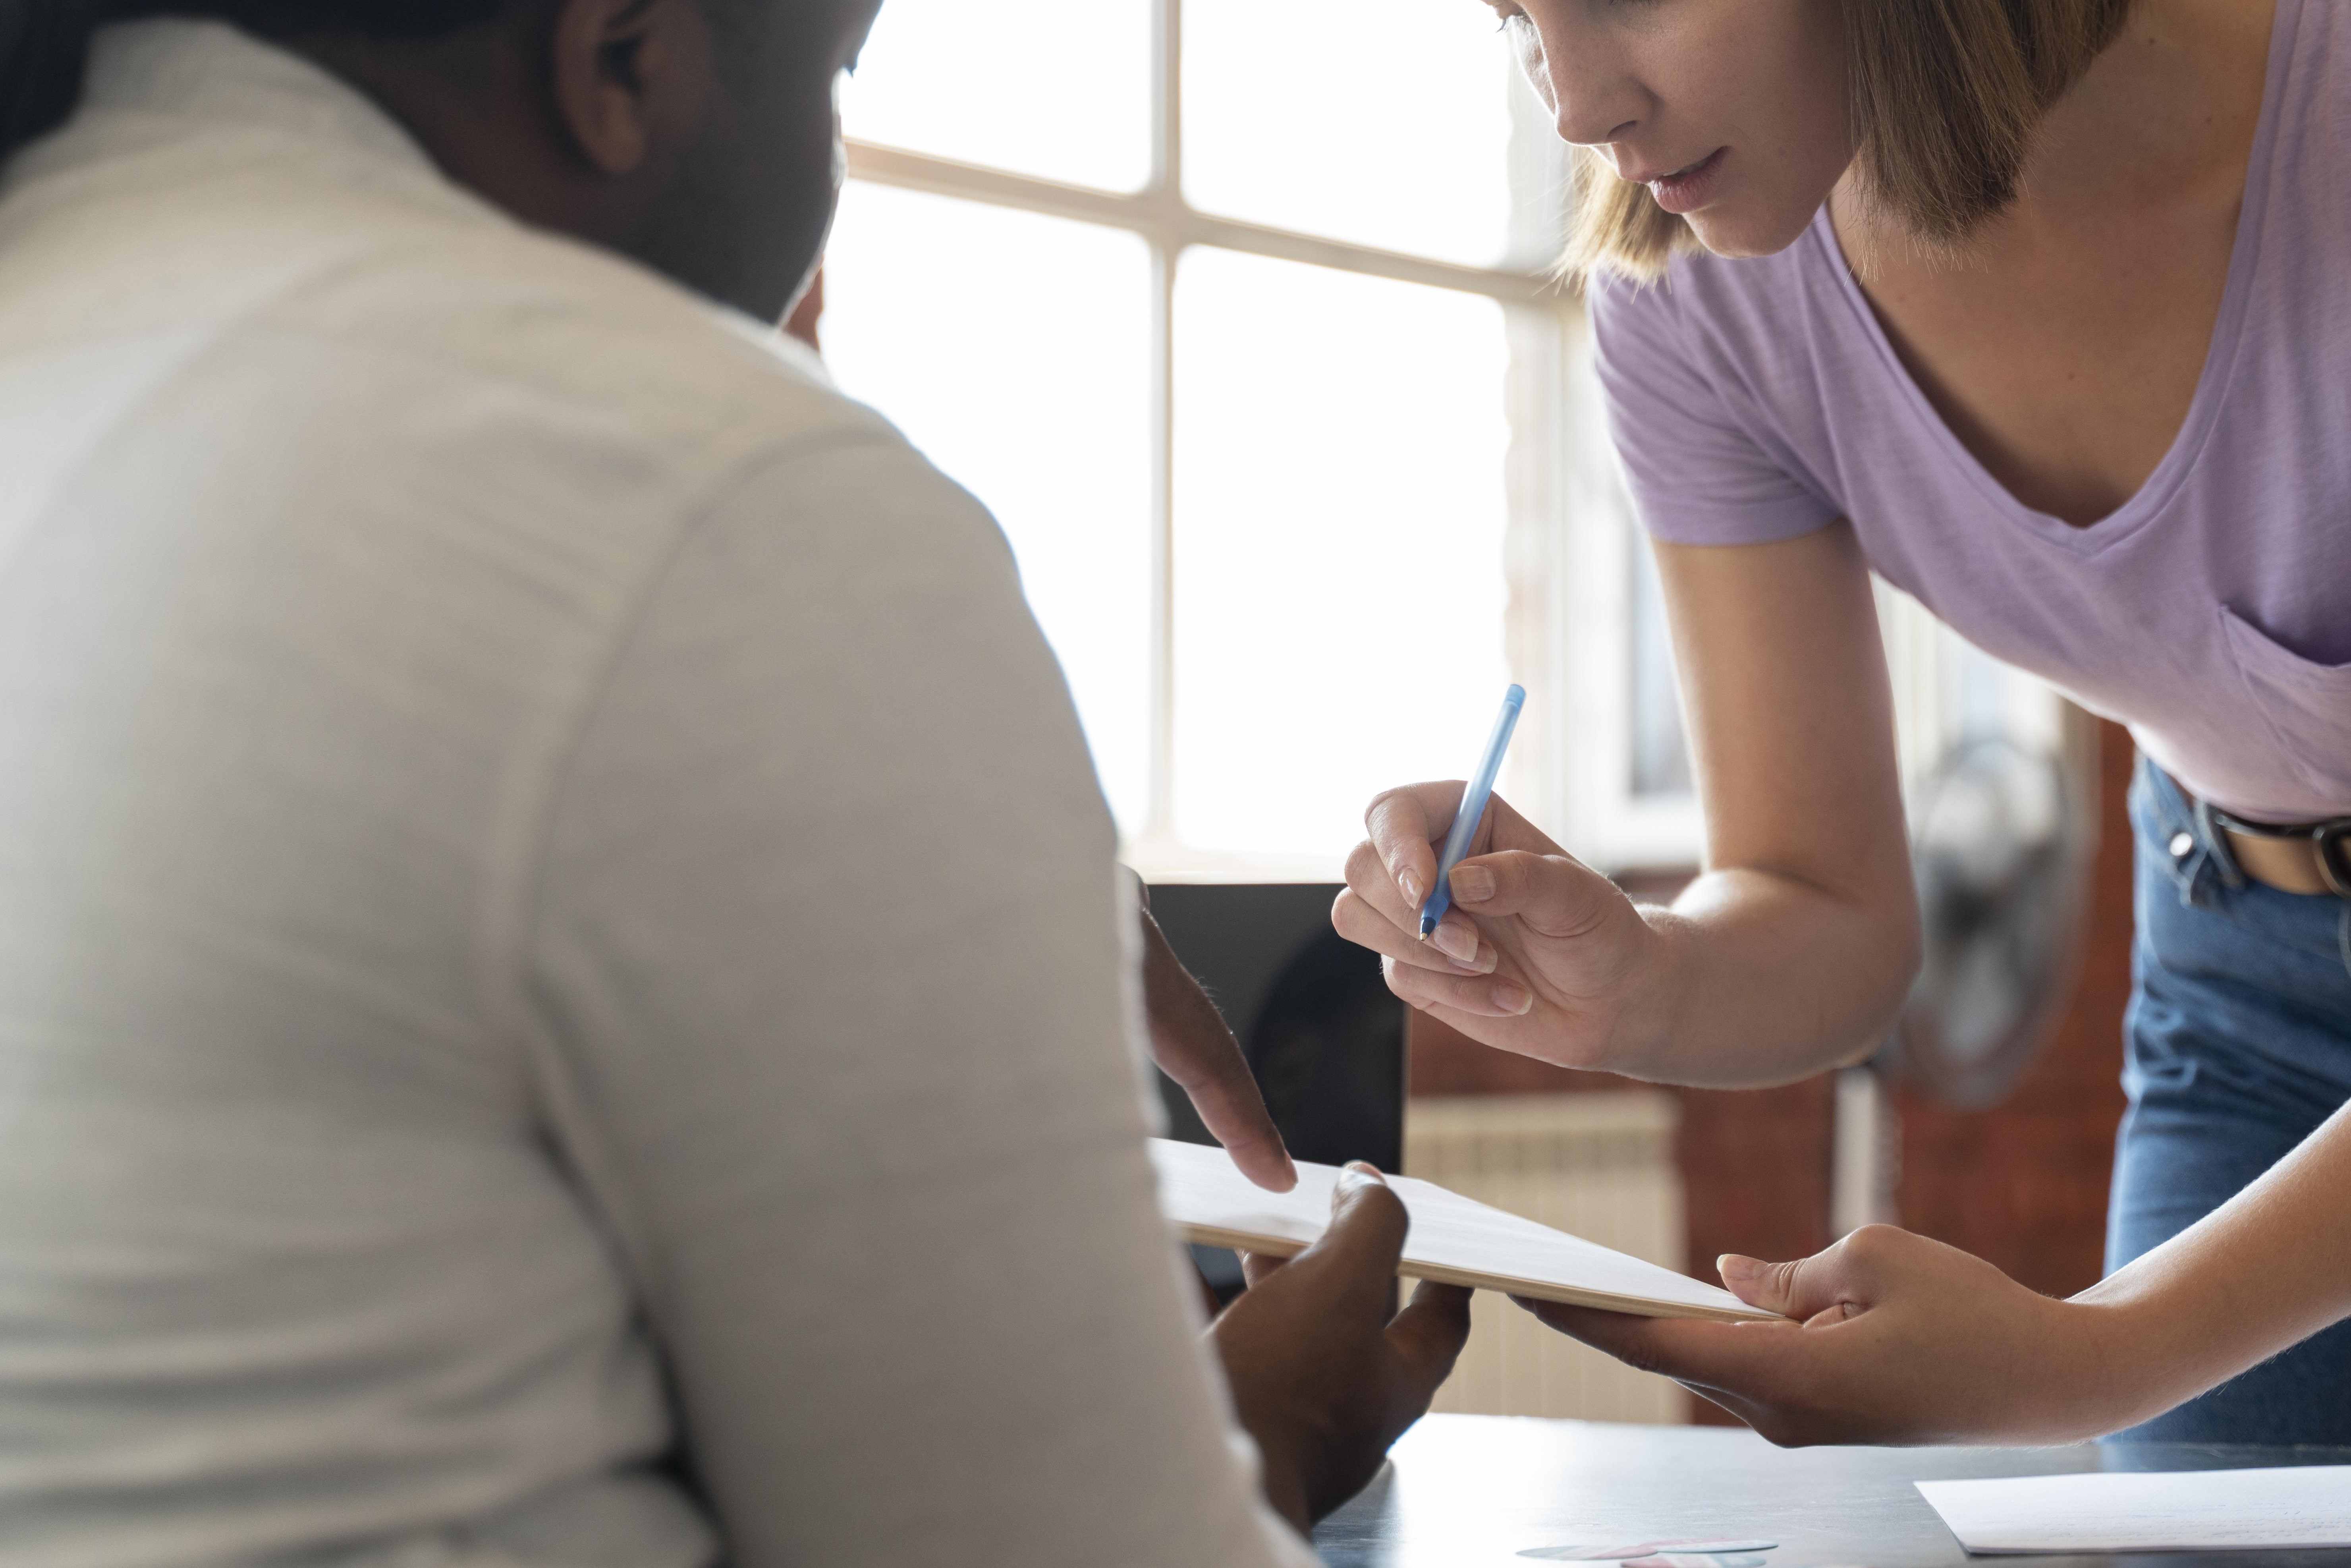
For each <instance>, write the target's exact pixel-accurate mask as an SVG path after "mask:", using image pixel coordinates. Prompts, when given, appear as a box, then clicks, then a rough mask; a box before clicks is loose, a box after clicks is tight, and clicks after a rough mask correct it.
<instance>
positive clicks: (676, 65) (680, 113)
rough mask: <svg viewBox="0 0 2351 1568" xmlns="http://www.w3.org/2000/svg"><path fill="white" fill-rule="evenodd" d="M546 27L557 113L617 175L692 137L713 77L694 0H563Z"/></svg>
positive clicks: (601, 166)
mask: <svg viewBox="0 0 2351 1568" xmlns="http://www.w3.org/2000/svg"><path fill="white" fill-rule="evenodd" d="M554 23H555V25H554V26H553V28H552V29H551V30H550V32H549V51H550V53H551V55H552V58H551V59H550V60H549V68H550V71H549V74H550V78H551V80H550V84H549V85H550V86H551V88H552V89H553V97H554V103H555V111H556V117H557V118H558V119H559V120H560V121H561V122H562V124H563V127H564V129H565V130H566V131H569V133H570V139H571V142H572V145H573V146H574V147H575V148H577V149H578V151H579V153H580V157H581V158H582V159H583V160H585V161H586V162H587V164H588V166H589V167H590V168H591V169H593V170H594V171H596V172H598V173H601V174H605V175H609V176H611V177H612V178H615V179H622V178H626V177H627V176H629V175H631V174H634V173H636V172H639V171H640V170H642V169H643V168H644V167H645V165H646V164H647V163H649V162H652V161H653V159H654V158H655V157H656V155H658V154H659V153H660V152H662V151H663V150H664V148H667V147H672V146H676V145H678V144H680V143H682V142H684V141H688V140H691V138H692V136H693V133H694V130H695V127H696V126H697V125H698V124H699V123H700V122H701V120H702V117H703V114H704V111H705V109H706V107H707V105H708V103H709V100H710V97H711V94H712V92H713V91H714V89H715V87H716V79H715V78H716V69H715V62H714V61H713V58H712V47H713V46H712V39H711V36H710V25H709V22H708V20H707V19H706V18H705V16H703V12H702V6H701V5H700V4H699V3H698V0H559V3H558V5H556V8H555V18H554Z"/></svg>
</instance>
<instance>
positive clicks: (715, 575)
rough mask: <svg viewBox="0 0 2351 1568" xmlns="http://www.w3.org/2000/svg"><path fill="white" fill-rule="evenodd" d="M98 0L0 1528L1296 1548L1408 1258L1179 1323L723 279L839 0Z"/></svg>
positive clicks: (1051, 956) (826, 76)
mask: <svg viewBox="0 0 2351 1568" xmlns="http://www.w3.org/2000/svg"><path fill="white" fill-rule="evenodd" d="M975 3H978V0H975ZM152 8H153V9H158V10H161V9H164V8H165V7H163V6H162V5H156V6H153V7H152ZM99 9H103V7H99V6H94V5H50V4H48V3H47V0H38V3H37V4H26V3H25V0H0V153H5V154H8V159H7V162H6V164H5V172H0V754H5V756H6V757H7V758H9V762H8V765H7V767H5V768H0V821H5V822H6V823H7V824H8V830H9V831H7V833H5V835H0V998H5V1001H4V1002H0V1558H5V1560H6V1561H7V1562H8V1563H11V1564H46V1563H60V1564H62V1563H77V1564H78V1563H99V1562H105V1563H138V1564H173V1563H258V1562H261V1561H263V1560H265V1559H266V1560H268V1561H270V1562H300V1563H330V1562H331V1563H367V1562H380V1563H385V1564H391V1563H424V1562H431V1563H436V1564H447V1565H462V1568H489V1565H492V1564H496V1565H500V1568H510V1565H512V1564H515V1563H530V1564H548V1565H564V1568H600V1565H603V1564H613V1565H620V1564H627V1565H629V1568H670V1565H675V1568H686V1565H689V1564H700V1563H711V1562H714V1561H716V1560H717V1559H718V1558H719V1557H720V1556H722V1555H723V1556H724V1558H725V1559H726V1561H727V1562H729V1563H735V1564H738V1565H743V1568H754V1565H763V1564H770V1563H823V1564H825V1565H826V1568H857V1565H860V1564H871V1565H875V1568H880V1565H883V1564H891V1565H900V1564H915V1563H948V1562H953V1563H959V1564H976V1565H983V1568H984V1565H990V1564H995V1565H1001V1568H1013V1565H1015V1564H1019V1565H1020V1568H1040V1565H1050V1564H1064V1563H1066V1564H1081V1563H1083V1564H1112V1563H1115V1564H1121V1565H1123V1568H1150V1565H1154V1564H1162V1563H1165V1564H1171V1565H1172V1564H1176V1563H1186V1564H1191V1563H1230V1564H1245V1563H1307V1562H1309V1561H1311V1557H1310V1555H1309V1553H1308V1552H1307V1551H1306V1549H1305V1547H1304V1546H1303V1544H1302V1543H1301V1541H1300V1540H1299V1538H1298V1535H1297V1534H1296V1533H1295V1529H1296V1528H1302V1527H1303V1526H1304V1525H1305V1524H1306V1523H1307V1522H1308V1521H1310V1520H1311V1518H1313V1517H1315V1516H1317V1515H1319V1514H1320V1513H1321V1512H1322V1511H1327V1510H1328V1509H1330V1508H1331V1507H1333V1506H1335V1505H1336V1503H1337V1502H1338V1501H1339V1500H1342V1499H1343V1497H1344V1496H1345V1495H1347V1493H1348V1492H1349V1491H1351V1490H1353V1489H1354V1488H1355V1487H1357V1486H1359V1485H1360V1484H1361V1483H1362V1482H1363V1481H1364V1479H1367V1478H1368V1476H1369V1475H1370V1474H1371V1472H1372V1470H1373V1469H1374V1467H1375V1466H1376V1464H1377V1463H1378V1460H1379V1457H1380V1455H1381V1454H1382V1453H1383V1452H1384V1450H1385V1448H1386V1446H1387V1444H1388V1443H1389V1442H1390V1441H1392V1440H1393V1438H1394V1437H1395V1435H1396V1434H1397V1433H1398V1432H1400V1431H1401V1430H1402V1429H1403V1427H1405V1426H1406V1425H1408V1424H1409V1423H1410V1421H1411V1420H1412V1419H1413V1418H1415V1417H1416V1416H1417V1415H1418V1414H1419V1412H1420V1411H1421V1410H1422V1409H1424V1408H1425V1407H1426V1402H1427V1400H1428V1398H1429V1396H1430V1395H1431V1393H1432V1391H1433V1390H1434V1388H1435V1387H1436V1385H1437V1382H1438V1381H1439V1380H1440V1379H1441V1378H1442V1376H1443V1375H1444V1373H1445V1371H1446V1370H1447V1367H1448V1366H1449V1364H1450V1363H1451V1359H1452V1357H1453V1355H1454V1354H1455V1353H1456V1352H1457V1351H1458V1347H1459V1345H1460V1343H1461V1340H1462V1336H1463V1335H1464V1333H1466V1330H1467V1302H1466V1298H1465V1296H1464V1295H1463V1294H1462V1293H1461V1292H1458V1291H1439V1290H1435V1289H1424V1291H1422V1292H1420V1293H1419V1294H1418V1295H1417V1296H1416V1301H1415V1304H1414V1305H1413V1306H1412V1307H1410V1308H1408V1309H1407V1310H1406V1311H1405V1312H1404V1313H1403V1314H1402V1315H1400V1316H1397V1317H1395V1318H1394V1319H1391V1318H1390V1315H1389V1306H1390V1304H1391V1289H1392V1286H1391V1281H1392V1278H1393V1270H1394V1266H1395V1258H1396V1253H1397V1249H1398V1247H1399V1245H1400V1242H1401V1238H1402V1232H1403V1224H1404V1221H1403V1216H1402V1211H1401V1208H1400V1207H1399V1206H1398V1205H1397V1204H1396V1203H1395V1199H1394V1197H1392V1196H1391V1195H1389V1194H1388V1193H1387V1192H1386V1191H1385V1190H1384V1187H1382V1186H1380V1185H1379V1184H1378V1183H1377V1182H1376V1181H1375V1180H1369V1179H1367V1180H1364V1181H1362V1182H1359V1183H1357V1184H1355V1185H1354V1186H1353V1187H1352V1188H1351V1189H1350V1190H1349V1191H1348V1192H1347V1194H1346V1195H1345V1196H1344V1197H1343V1201H1342V1213H1341V1215H1340V1217H1339V1220H1338V1223H1337V1224H1336V1225H1335V1226H1334V1228H1333V1239H1332V1240H1331V1241H1330V1242H1328V1243H1326V1244H1325V1245H1324V1246H1323V1247H1322V1248H1320V1249H1317V1250H1316V1251H1315V1252H1313V1253H1310V1254H1309V1255H1307V1257H1306V1258H1304V1259H1301V1260H1299V1261H1297V1262H1295V1263H1293V1264H1291V1265H1290V1267H1289V1268H1287V1269H1284V1270H1279V1271H1270V1272H1269V1271H1266V1270H1259V1288H1258V1289H1255V1290H1253V1291H1251V1292H1250V1293H1249V1295H1248V1296H1247V1297H1245V1298H1244V1299H1243V1301H1241V1302H1240V1303H1239V1304H1238V1305H1237V1306H1236V1307H1235V1308H1233V1309H1232V1310H1231V1311H1230V1312H1227V1313H1226V1314H1225V1315H1224V1316H1223V1318H1221V1319H1220V1320H1219V1321H1218V1322H1217V1324H1216V1325H1215V1327H1214V1329H1213V1330H1212V1331H1211V1333H1210V1335H1209V1336H1208V1341H1207V1344H1206V1345H1205V1346H1204V1343H1203V1341H1202V1338H1201V1336H1200V1334H1199V1333H1198V1330H1199V1322H1198V1316H1197V1308H1196V1305H1195V1301H1194V1297H1193V1296H1192V1295H1191V1294H1190V1293H1189V1289H1188V1287H1189V1281H1187V1280H1186V1277H1185V1276H1184V1274H1183V1272H1182V1270H1181V1265H1180V1259H1179V1254H1178V1253H1177V1251H1176V1249H1175V1248H1174V1246H1173V1245H1172V1244H1171V1240H1170V1238H1169V1236H1168V1233H1167V1231H1166V1229H1165V1226H1164V1224H1163V1222H1162V1221H1161V1220H1160V1218H1158V1215H1157V1213H1156V1211H1155V1204H1154V1193H1153V1186H1152V1178H1151V1175H1150V1171H1149V1168H1148V1165H1147V1162H1146V1161H1145V1159H1144V1152H1143V1145H1142V1138H1143V1134H1144V1130H1145V1113H1144V1106H1143V1103H1142V1095H1141V1093H1140V1092H1139V1085H1138V1082H1137V1062H1136V1059H1135V1051H1134V1048H1133V1047H1131V1046H1130V1044H1129V1043H1128V1042H1129V1041H1132V1040H1139V1039H1140V1038H1141V1037H1142V1036H1143V1034H1144V1030H1143V1026H1142V1023H1141V1020H1140V1016H1139V1015H1140V1008H1139V1006H1138V996H1139V988H1138V987H1137V985H1136V981H1135V976H1136V961H1135V960H1136V952H1137V946H1136V942H1137V936H1136V921H1135V911H1134V893H1133V891H1132V888H1131V886H1130V885H1122V884H1121V883H1120V880H1119V877H1118V874H1117V873H1115V870H1114V867H1113V847H1114V841H1113V831H1112V828H1111V824H1110V820H1109V817H1108V813H1107V812H1106V810H1105V809H1104V807H1103V804H1102V798H1101V794H1100V791H1099V789H1097V787H1096V784H1095V781H1094V779H1093V775H1092V769H1091V768H1090V767H1089V765H1088V761H1087V758H1086V754H1085V750H1084V746H1083V742H1082V739H1081V736H1080V734H1079V731H1078V727H1077V724H1076V720H1075V717H1074V716H1073V715H1072V713H1071V706H1070V703H1069V700H1068V697H1067V695H1066V692H1065V690H1064V688H1063V686H1062V684H1061V678H1060V674H1059V672H1058V671H1057V669H1056V667H1055V665H1054V663H1053V660H1052V656H1051V654H1050V652H1049V651H1048V649H1047V648H1046V646H1045V644H1044V643H1043V641H1042V640H1041V638H1040V636H1039V634H1038V632H1037V629H1036V627H1035V625H1034V623H1033V622H1031V620H1030V619H1029V615H1028V614H1027V612H1026V611H1025V609H1024V607H1023V605H1022V603H1021V599H1020V593H1019V583H1018V581H1017V580H1016V578H1015V575H1014V571H1013V568H1012V563H1011V561H1010V559H1009V557H1008V553H1007V551H1006V549H1005V546H1004V543H1003V540H1002V538H1001V537H1000V536H999V535H998V532H997V530H996V529H995V528H994V527H993V526H992V524H991V523H990V521H989V519H988V518H987V515H986V514H985V513H984V512H983V511H982V510H981V509H980V508H979V507H977V505H976V504H975V503H974V502H973V501H972V500H971V499H970V498H969V497H967V496H966V495H964V494H963V493H962V492H961V491H959V490H957V489H956V487H955V486H953V485H951V484H949V483H947V482H946V480H944V479H943V478H941V477H940V476H938V475H937V474H936V473H935V471H934V470H932V469H931V468H930V467H929V466H928V465H926V464H925V463H924V462H923V461H922V459H921V458H920V457H919V456H918V455H915V454H914V452H913V451H912V450H911V449H910V448H909V447H908V446H907V444H905V442H904V440H903V439H902V438H901V437H900V436H899V435H898V434H897V433H896V432H895V431H893V429H892V428H891V427H890V426H889V425H888V424H887V423H884V422H883V420H881V419H880V418H878V417H877V416H875V415H874V414H873V413H870V412H869V411H867V410H864V409H862V408H860V407H858V406H857V405H855V404H853V403H851V402H847V401H846V400H844V399H842V398H841V397H840V396H839V395H838V394H837V393H835V392H833V391H832V390H831V387H830V386H829V384H828V383H827V382H825V380H824V377H823V374H822V371H821V370H820V368H819V367H818V366H817V365H816V364H815V362H814V361H812V360H810V358H808V357H807V356H806V355H805V354H803V353H801V352H799V351H797V350H793V349H791V348H789V347H788V346H787V345H785V344H784V343H782V342H781V341H780V340H778V338H777V336H776V334H775V333H774V332H773V330H772V323H773V322H774V321H775V320H776V319H778V317H779V316H780V315H781V314H782V312H783V310H784V308H785V307H786V305H787V304H788V303H789V300H790V298H792V297H793V295H794V294H795V292H796V291H797V289H798V288H799V285H800V283H801V281H802V279H803V278H804V277H806V276H807V274H808V273H809V271H810V267H811V265H812V263H813V260H814V258H815V256H816V254H817V251H818V248H819V246H820V243H821V238H822V235H823V233H824V229H825V225H826V223H827V221H828V218H829V214H830V212H831V203H832V197H833V193H834V189H835V183H836V179H837V168H838V164H837V148H836V142H835V135H834V128H833V121H832V113H831V84H832V82H833V79H834V78H835V76H836V74H837V72H838V71H839V69H840V68H841V67H842V66H844V65H845V64H847V63H848V62H849V60H850V59H851V58H852V56H853V54H854V52H855V50H856V48H857V47H858V44H859V41H860V40H861V39H862V36H863V34H864V31H865V29H866V27H867V26H868V25H869V24H870V22H871V12H872V0H511V3H501V0H396V3H395V0H287V3H285V4H283V5H276V4H264V3H261V0H246V3H240V4H224V5H219V6H217V7H210V8H208V7H207V6H205V5H200V4H193V3H191V0H181V3H180V4H177V5H171V6H170V7H169V9H170V10H171V11H172V12H173V13H174V16H172V17H171V18H168V19H152V20H132V21H128V22H123V23H120V24H118V25H115V26H109V27H107V28H105V29H104V30H102V31H99V30H96V29H95V26H94V22H93V19H92V13H94V12H96V11H98V10H99ZM117 9H119V10H131V11H137V10H140V9H142V7H141V6H138V5H131V6H128V7H118V8H117ZM208 9H211V10H217V11H218V12H219V13H220V14H221V16H219V17H212V18H209V19H208V18H207V17H206V16H204V15H203V14H204V13H206V12H207V10H208ZM192 13H194V14H196V15H191V14H192ZM221 17H225V18H227V20H224V19H221ZM232 21H233V22H235V24H237V25H236V26H232V25H230V23H231V22H232ZM93 32H95V37H94V41H93V38H92V35H93ZM85 53H87V55H88V59H89V69H88V72H87V77H86V78H85V77H84V75H83V73H82V71H81V68H80V66H81V61H82V59H83V57H84V55H85ZM939 265H941V266H943V267H951V266H953V265H955V258H954V257H952V256H942V257H940V258H939ZM1161 959H1162V964H1161V966H1160V967H1155V970H1154V973H1155V980H1156V988H1157V989H1158V990H1159V991H1160V992H1161V994H1162V996H1163V998H1165V1006H1164V1007H1163V1008H1162V1009H1161V1010H1162V1012H1163V1014H1164V1015H1165V1016H1164V1017H1163V1019H1162V1022H1163V1025H1164V1026H1165V1027H1163V1029H1162V1030H1161V1033H1160V1048H1161V1050H1162V1051H1163V1052H1164V1053H1166V1054H1168V1056H1169V1058H1170V1060H1171V1061H1174V1063H1175V1066H1176V1067H1177V1069H1178V1071H1179V1072H1180V1073H1181V1074H1182V1075H1184V1076H1186V1077H1187V1078H1188V1079H1189V1080H1191V1081H1192V1082H1196V1083H1198V1084H1200V1085H1201V1086H1202V1087H1201V1093H1202V1097H1203V1098H1204V1100H1205V1101H1206V1106H1205V1108H1206V1109H1207V1111H1208V1112H1209V1113H1210V1114H1211V1116H1212V1117H1213V1118H1214V1119H1215V1120H1216V1121H1217V1124H1219V1125H1220V1126H1222V1127H1223V1128H1224V1129H1225V1130H1226V1131H1227V1132H1228V1134H1231V1135H1232V1136H1234V1137H1235V1138H1236V1139H1237V1140H1238V1141H1239V1142H1241V1144H1242V1145H1243V1146H1244V1149H1245V1150H1246V1151H1247V1153H1248V1155H1249V1159H1250V1160H1251V1162H1252V1164H1253V1168H1255V1169H1256V1170H1258V1171H1259V1173H1260V1174H1262V1175H1263V1176H1265V1177H1266V1178H1267V1179H1269V1180H1278V1179H1279V1176H1280V1166H1281V1163H1282V1157H1281V1155H1280V1151H1279V1146H1278V1143H1276V1142H1274V1141H1273V1140H1271V1137H1270V1131H1269V1130H1268V1129H1266V1128H1265V1127H1264V1126H1263V1124H1262V1110H1261V1107H1258V1106H1257V1105H1256V1103H1255V1100H1254V1096H1253V1093H1252V1092H1250V1091H1249V1089H1248V1088H1247V1086H1246V1082H1245V1079H1243V1078H1241V1077H1239V1076H1238V1067H1237V1061H1236V1060H1235V1059H1234V1058H1232V1057H1231V1056H1230V1054H1229V1051H1230V1046H1229V1041H1228V1040H1227V1039H1225V1038H1224V1037H1223V1036H1222V1034H1221V1031H1220V1030H1218V1029H1217V1027H1216V1026H1215V1025H1214V1023H1213V1015H1212V1013H1208V1014H1203V1013H1202V1011H1201V1010H1200V1009H1202V1007H1203V1005H1204V1004H1202V1003H1201V1002H1200V999H1199V998H1197V996H1196V994H1194V993H1191V992H1189V991H1188V990H1187V989H1186V988H1185V987H1183V986H1182V985H1180V984H1175V983H1174V980H1173V978H1171V977H1170V976H1169V974H1168V973H1167V971H1166V969H1165V967H1164V966H1165V955H1164V953H1163V954H1162V955H1161ZM1187 1008H1188V1009H1191V1010H1190V1014H1189V1019H1190V1022H1189V1023H1188V1025H1187V1024H1186V1022H1185V1021H1184V1019H1185V1014H1184V1009H1187ZM1210 1350H1213V1351H1214V1352H1215V1353H1216V1357H1217V1358H1220V1359H1221V1362H1222V1364H1223V1368H1224V1370H1225V1372H1226V1374H1227V1375H1228V1379H1229V1386H1230V1394H1231V1397H1230V1402H1229V1404H1228V1400H1227V1396H1226V1394H1225V1392H1224V1390H1223V1389H1222V1388H1220V1386H1219V1381H1218V1379H1217V1376H1216V1366H1215V1365H1214V1364H1213V1360H1212V1357H1211V1355H1210V1354H1209V1352H1210ZM1236 1416H1237V1417H1238V1427H1237V1426H1236V1420H1235V1418H1236ZM1241 1430H1245V1431H1246V1432H1247V1434H1248V1436H1249V1437H1252V1438H1254V1440H1255V1441H1254V1445H1253V1446H1252V1445H1251V1444H1249V1443H1246V1442H1243V1441H1241V1440H1240V1431H1241ZM1252 1447H1253V1448H1254V1450H1255V1454H1254V1456H1253V1455H1252V1452H1251V1449H1252ZM1256 1456H1261V1458H1262V1469H1261V1472H1253V1470H1252V1459H1253V1458H1254V1457H1256ZM1260 1482H1261V1485H1260ZM1277 1516H1279V1517H1277ZM1285 1520H1286V1521H1287V1522H1286V1523H1284V1522H1282V1521H1285Z"/></svg>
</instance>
